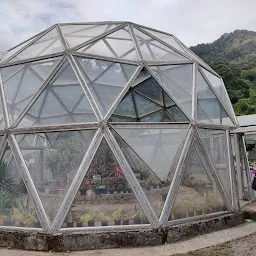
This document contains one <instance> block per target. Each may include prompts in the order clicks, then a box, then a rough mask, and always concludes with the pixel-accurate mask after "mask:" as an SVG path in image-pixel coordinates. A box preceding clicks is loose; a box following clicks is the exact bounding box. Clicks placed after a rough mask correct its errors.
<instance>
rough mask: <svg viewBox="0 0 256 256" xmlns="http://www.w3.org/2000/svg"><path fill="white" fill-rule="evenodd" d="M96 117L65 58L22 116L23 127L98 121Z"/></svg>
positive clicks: (21, 125) (21, 124) (20, 124)
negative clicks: (63, 62) (58, 69)
mask: <svg viewBox="0 0 256 256" xmlns="http://www.w3.org/2000/svg"><path fill="white" fill-rule="evenodd" d="M96 121H97V118H96V116H95V114H94V112H93V110H92V107H91V105H90V103H89V101H88V99H87V97H86V96H85V94H84V91H83V89H82V87H81V85H80V84H79V82H78V80H77V77H76V75H75V73H74V71H73V69H72V67H71V65H70V64H69V63H68V62H66V63H65V64H64V65H63V66H62V68H61V69H60V71H59V72H58V73H57V74H56V76H55V77H54V79H53V80H52V81H51V83H50V84H49V85H47V86H46V88H45V89H44V90H43V92H42V93H41V95H40V96H39V98H38V99H37V100H36V101H35V102H34V104H33V105H32V106H31V108H30V109H29V111H28V112H27V114H26V115H25V116H24V117H23V119H22V122H21V123H19V126H20V127H31V126H40V125H52V124H67V123H87V122H96Z"/></svg>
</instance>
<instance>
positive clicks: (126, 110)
mask: <svg viewBox="0 0 256 256" xmlns="http://www.w3.org/2000/svg"><path fill="white" fill-rule="evenodd" d="M114 114H115V115H117V116H124V117H132V118H136V117H137V116H136V112H135V108H134V104H133V96H132V93H131V92H128V93H127V94H126V96H125V97H124V99H123V100H122V102H121V103H120V104H119V105H118V107H117V108H116V109H115V112H114Z"/></svg>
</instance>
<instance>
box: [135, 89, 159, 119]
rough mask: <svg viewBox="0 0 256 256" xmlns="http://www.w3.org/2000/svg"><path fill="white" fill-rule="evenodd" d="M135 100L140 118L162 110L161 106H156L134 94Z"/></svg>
mask: <svg viewBox="0 0 256 256" xmlns="http://www.w3.org/2000/svg"><path fill="white" fill-rule="evenodd" d="M133 94H134V100H135V104H136V107H137V113H138V118H143V117H144V116H145V115H148V114H150V113H154V112H156V111H158V110H161V106H159V105H157V104H155V103H154V102H153V101H151V100H148V99H147V98H145V97H143V96H141V95H140V94H139V93H136V92H134V93H133Z"/></svg>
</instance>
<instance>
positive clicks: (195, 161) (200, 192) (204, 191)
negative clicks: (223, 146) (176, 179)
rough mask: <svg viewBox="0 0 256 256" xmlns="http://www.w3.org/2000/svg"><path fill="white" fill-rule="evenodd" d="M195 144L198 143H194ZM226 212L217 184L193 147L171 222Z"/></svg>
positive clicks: (171, 215) (172, 211)
mask: <svg viewBox="0 0 256 256" xmlns="http://www.w3.org/2000/svg"><path fill="white" fill-rule="evenodd" d="M194 143H198V142H196V141H194ZM201 157H204V156H201ZM205 161H206V160H205ZM207 168H208V167H207ZM208 170H210V168H208ZM226 210H227V208H226V206H225V203H224V202H223V199H222V196H221V194H220V192H219V190H218V187H217V185H216V182H215V181H214V180H213V178H212V177H211V176H209V175H208V173H207V171H206V169H205V167H204V165H203V163H202V161H201V159H200V157H199V155H198V153H197V151H196V149H195V148H194V146H193V147H192V150H191V152H190V153H189V158H188V160H187V163H186V167H185V171H184V173H183V176H182V179H181V183H180V186H179V190H178V193H177V195H176V199H175V202H174V204H173V207H172V210H171V213H170V216H169V220H177V219H183V218H188V217H194V216H199V215H204V214H209V213H213V212H221V211H226Z"/></svg>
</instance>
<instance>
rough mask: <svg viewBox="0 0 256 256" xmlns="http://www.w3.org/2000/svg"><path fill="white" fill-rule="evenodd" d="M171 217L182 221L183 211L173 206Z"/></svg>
mask: <svg viewBox="0 0 256 256" xmlns="http://www.w3.org/2000/svg"><path fill="white" fill-rule="evenodd" d="M173 217H174V219H182V218H185V217H186V216H185V214H184V210H183V208H182V207H180V206H174V208H173Z"/></svg>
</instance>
